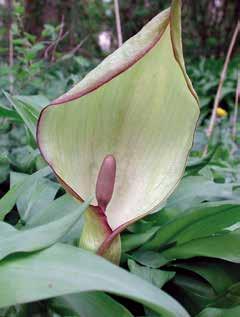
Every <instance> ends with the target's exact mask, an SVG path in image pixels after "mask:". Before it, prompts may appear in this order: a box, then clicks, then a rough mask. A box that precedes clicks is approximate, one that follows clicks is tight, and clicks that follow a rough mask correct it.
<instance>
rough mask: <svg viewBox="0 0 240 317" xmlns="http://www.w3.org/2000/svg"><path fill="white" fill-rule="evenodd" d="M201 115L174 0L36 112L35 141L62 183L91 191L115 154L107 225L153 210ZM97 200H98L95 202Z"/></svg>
mask: <svg viewBox="0 0 240 317" xmlns="http://www.w3.org/2000/svg"><path fill="white" fill-rule="evenodd" d="M198 115H199V107H198V101H197V96H196V94H195V92H194V90H193V88H192V85H191V82H190V80H189V78H188V76H187V74H186V71H185V66H184V60H183V55H182V45H181V24H180V1H178V0H174V1H173V2H172V6H171V8H170V9H167V10H165V11H163V12H162V13H160V14H159V15H157V16H156V17H155V18H153V19H152V20H151V21H150V22H149V23H148V24H147V25H146V26H145V27H144V28H143V29H142V30H141V31H140V32H139V33H137V34H136V35H135V36H133V37H132V38H130V39H129V40H128V41H126V42H125V43H124V44H123V45H122V47H120V48H119V49H118V50H116V51H115V52H114V53H113V54H111V55H110V56H108V57H107V58H106V59H105V60H104V61H103V62H102V63H101V64H100V65H99V66H98V67H96V68H95V69H94V70H93V71H91V72H90V73H89V74H88V75H87V76H86V77H85V78H84V79H83V80H82V81H81V82H80V83H79V84H77V85H76V86H75V87H73V88H72V89H71V90H70V91H69V92H67V93H66V94H65V95H63V96H62V97H60V98H58V99H56V100H55V101H53V102H52V104H51V105H50V106H48V107H46V108H45V109H44V110H43V112H42V113H41V116H40V119H39V123H38V135H37V137H38V144H39V147H40V149H41V152H42V154H43V156H44V158H45V160H46V161H47V162H48V163H49V165H50V166H51V167H52V169H53V170H54V172H55V173H56V175H57V176H58V178H59V179H60V181H61V182H62V183H63V185H64V187H65V188H66V190H67V191H69V192H71V193H73V194H74V195H75V196H76V197H78V198H79V199H82V200H84V199H86V198H88V197H89V196H92V195H94V193H95V187H96V183H97V178H98V175H99V170H100V167H101V164H102V162H103V160H104V158H105V157H106V156H108V155H112V157H114V159H115V161H116V176H115V182H114V190H113V193H112V198H111V200H110V201H109V203H108V205H107V208H106V211H105V213H106V217H107V222H108V225H109V226H110V228H111V229H112V230H116V229H117V228H119V227H121V228H124V226H126V225H127V224H129V223H132V222H134V221H135V220H136V219H139V218H141V217H143V216H145V215H146V214H148V213H150V212H152V211H155V210H157V209H158V208H159V206H160V205H161V204H162V203H163V202H164V201H165V200H166V199H167V197H168V196H169V195H170V194H171V193H172V192H173V190H174V188H175V187H176V185H177V184H178V182H179V180H180V178H181V176H182V174H183V171H184V167H185V164H186V160H187V156H188V153H189V150H190V148H191V145H192V141H193V135H194V131H195V127H196V122H197V119H198ZM93 204H96V205H97V200H96V199H95V201H94V202H93Z"/></svg>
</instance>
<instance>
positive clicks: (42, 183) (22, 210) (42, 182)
mask: <svg viewBox="0 0 240 317" xmlns="http://www.w3.org/2000/svg"><path fill="white" fill-rule="evenodd" d="M28 177H30V175H26V174H22V173H11V176H10V181H11V185H12V183H13V184H14V180H16V179H17V180H18V181H20V180H21V181H23V180H24V179H26V178H28ZM58 189H59V185H58V184H57V183H54V182H52V181H50V180H48V179H46V178H40V179H37V180H36V182H35V183H34V184H33V185H32V186H31V188H29V189H28V190H27V191H26V192H22V194H21V196H20V197H19V198H18V199H17V209H18V212H19V214H20V217H21V220H22V221H23V222H24V223H25V224H26V223H28V222H29V221H30V219H31V218H35V216H36V215H37V214H38V212H41V211H42V210H44V209H46V208H47V207H48V205H49V203H51V202H52V201H53V199H54V197H55V195H56V193H57V191H58Z"/></svg>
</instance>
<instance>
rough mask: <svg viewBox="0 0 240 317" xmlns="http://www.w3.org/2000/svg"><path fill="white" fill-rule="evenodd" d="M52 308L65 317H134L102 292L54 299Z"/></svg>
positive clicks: (51, 304) (51, 303)
mask: <svg viewBox="0 0 240 317" xmlns="http://www.w3.org/2000/svg"><path fill="white" fill-rule="evenodd" d="M50 306H51V308H52V309H53V310H54V311H56V312H58V313H59V314H60V315H64V316H79V317H82V316H84V317H107V316H114V317H133V315H132V314H131V313H130V312H129V311H128V310H127V309H126V308H125V307H124V306H122V305H121V304H119V303H118V302H117V301H115V300H114V299H112V298H111V297H110V296H108V295H106V294H104V293H102V292H88V293H87V292H86V293H78V294H72V295H65V296H61V297H57V298H54V299H53V300H52V301H51V302H50Z"/></svg>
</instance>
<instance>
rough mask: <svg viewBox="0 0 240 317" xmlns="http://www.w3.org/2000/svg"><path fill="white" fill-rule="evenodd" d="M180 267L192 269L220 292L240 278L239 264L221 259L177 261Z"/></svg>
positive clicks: (177, 265) (175, 265)
mask: <svg viewBox="0 0 240 317" xmlns="http://www.w3.org/2000/svg"><path fill="white" fill-rule="evenodd" d="M173 267H180V268H183V269H185V270H189V271H192V272H194V273H196V274H198V275H199V276H201V277H202V278H204V279H205V280H206V281H207V282H208V283H209V284H210V285H211V286H212V288H213V289H214V290H215V291H216V292H217V293H218V294H220V293H223V292H224V291H226V290H227V288H229V287H230V286H231V285H232V284H234V283H236V282H237V281H239V280H240V272H239V265H236V264H234V263H229V262H225V261H219V260H212V261H211V260H210V259H207V260H199V261H197V262H196V261H195V262H193V263H191V262H190V263H189V262H186V263H177V264H174V265H173Z"/></svg>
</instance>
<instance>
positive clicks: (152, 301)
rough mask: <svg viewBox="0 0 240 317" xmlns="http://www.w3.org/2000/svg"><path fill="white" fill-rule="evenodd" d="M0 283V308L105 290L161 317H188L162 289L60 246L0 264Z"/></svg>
mask: <svg viewBox="0 0 240 317" xmlns="http://www.w3.org/2000/svg"><path fill="white" fill-rule="evenodd" d="M0 280H1V288H0V307H5V306H10V305H15V304H17V303H25V302H32V301H36V300H41V299H46V298H51V297H55V296H59V295H65V294H70V293H76V292H89V291H106V292H109V293H112V294H116V295H121V296H124V297H128V298H130V299H133V300H136V301H138V302H140V303H142V304H144V305H146V306H148V307H149V308H151V309H153V310H154V311H156V312H158V313H159V314H163V316H165V317H189V315H188V313H187V312H186V311H185V309H184V308H183V307H182V306H181V305H180V304H178V302H176V301H175V300H174V299H173V298H172V297H170V296H169V295H167V294H166V293H165V292H163V291H162V290H160V289H158V288H156V287H154V286H153V285H151V284H150V283H148V282H146V281H144V280H142V279H140V278H138V277H137V276H135V275H133V274H130V273H128V272H126V271H124V270H123V269H121V268H119V267H117V266H116V265H113V264H111V263H110V262H107V261H106V260H104V259H103V258H101V257H99V256H96V255H94V254H92V253H89V252H87V251H85V250H81V249H79V248H76V247H72V246H69V245H64V244H56V245H54V246H52V247H50V248H48V249H46V250H43V251H41V252H38V253H35V254H30V255H28V256H24V255H23V256H18V257H16V256H15V257H11V259H6V260H4V261H2V262H0ZM13 285H14V291H13V288H12V287H13ZM36 285H37V287H36Z"/></svg>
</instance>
